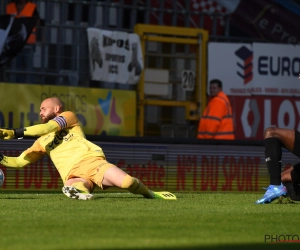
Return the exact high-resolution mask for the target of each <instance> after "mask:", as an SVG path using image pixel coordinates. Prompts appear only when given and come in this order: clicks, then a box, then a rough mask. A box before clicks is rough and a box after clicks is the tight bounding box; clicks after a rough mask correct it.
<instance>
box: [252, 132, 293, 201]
mask: <svg viewBox="0 0 300 250" xmlns="http://www.w3.org/2000/svg"><path fill="white" fill-rule="evenodd" d="M294 142H295V131H294V130H291V129H282V128H274V127H270V128H267V129H266V130H265V134H264V144H265V152H264V153H265V161H266V164H267V167H268V171H269V175H270V185H269V187H268V188H267V192H266V193H265V195H264V196H263V197H262V198H261V199H259V200H257V201H256V203H257V204H264V203H269V202H271V201H273V200H274V199H277V198H279V197H280V196H285V195H286V193H287V190H286V187H285V186H284V185H283V184H282V183H281V157H282V147H285V148H286V149H288V150H289V151H291V152H292V151H293V149H294Z"/></svg>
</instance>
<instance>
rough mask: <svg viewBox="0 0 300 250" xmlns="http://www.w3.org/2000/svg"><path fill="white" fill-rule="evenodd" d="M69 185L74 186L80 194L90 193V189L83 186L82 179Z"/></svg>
mask: <svg viewBox="0 0 300 250" xmlns="http://www.w3.org/2000/svg"><path fill="white" fill-rule="evenodd" d="M71 186H72V187H74V188H76V189H77V190H78V191H79V192H80V193H82V194H89V193H90V190H89V189H88V188H87V187H86V186H84V183H83V182H82V181H78V182H74V183H73V184H71Z"/></svg>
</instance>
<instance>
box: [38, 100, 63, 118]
mask: <svg viewBox="0 0 300 250" xmlns="http://www.w3.org/2000/svg"><path fill="white" fill-rule="evenodd" d="M63 109H64V108H63V103H62V102H61V100H60V99H59V98H57V97H50V98H47V99H45V100H44V101H43V102H42V103H41V106H40V116H41V119H42V123H47V122H48V121H49V120H51V119H53V118H54V117H56V116H58V115H59V114H60V113H62V112H63V111H64V110H63Z"/></svg>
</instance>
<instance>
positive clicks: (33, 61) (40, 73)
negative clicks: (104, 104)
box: [0, 0, 229, 89]
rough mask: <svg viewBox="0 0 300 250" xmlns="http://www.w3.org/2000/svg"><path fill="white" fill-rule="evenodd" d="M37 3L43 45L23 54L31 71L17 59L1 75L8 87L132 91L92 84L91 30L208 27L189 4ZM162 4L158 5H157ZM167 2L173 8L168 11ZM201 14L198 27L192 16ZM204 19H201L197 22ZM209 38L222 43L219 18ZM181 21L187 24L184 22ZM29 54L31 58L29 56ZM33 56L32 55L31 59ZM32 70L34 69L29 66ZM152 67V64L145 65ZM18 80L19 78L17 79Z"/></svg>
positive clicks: (133, 0)
mask: <svg viewBox="0 0 300 250" xmlns="http://www.w3.org/2000/svg"><path fill="white" fill-rule="evenodd" d="M9 2H10V1H9V0H3V1H1V3H0V13H1V14H5V6H6V4H7V3H9ZM33 2H35V3H36V4H37V9H38V12H39V15H40V17H41V19H42V26H40V27H39V28H38V34H39V35H38V41H37V44H36V46H35V48H34V49H28V50H27V51H26V50H22V52H21V53H20V56H23V57H24V58H26V59H25V60H28V62H27V63H26V64H25V65H26V67H25V66H24V67H22V65H21V66H20V65H18V63H16V60H12V61H11V63H10V64H8V65H6V67H5V68H4V70H3V72H2V77H1V80H2V81H4V82H26V83H37V84H51V85H72V86H86V87H101V88H121V89H128V88H131V89H132V86H124V85H123V86H120V85H119V84H116V83H108V82H93V81H91V80H90V76H89V66H88V64H89V60H88V55H89V54H88V46H87V34H86V28H87V27H97V28H101V29H107V30H118V31H125V32H133V31H134V26H135V24H137V23H142V24H150V23H151V22H153V18H154V17H155V22H156V24H158V25H164V24H165V22H166V19H168V20H169V24H170V25H172V26H178V25H182V26H183V27H191V22H193V25H194V26H195V25H196V26H198V28H203V25H204V18H205V17H207V16H208V14H207V13H201V12H195V11H191V10H190V1H189V0H187V1H180V2H181V5H180V6H179V4H178V3H177V2H179V1H151V0H139V1H138V0H130V1H127V0H115V1H110V0H102V1H97V0H87V1H78V0H72V1H71V0H70V1H67V0H55V1H54V0H41V1H33ZM153 2H157V3H158V5H157V6H155V5H153ZM166 2H169V3H170V4H169V5H168V6H167V7H166ZM195 15H197V20H199V21H198V23H196V24H195V22H194V21H193V17H194V16H195ZM198 17H199V18H198ZM211 18H212V24H213V26H212V29H211V34H210V38H211V39H219V38H220V37H219V36H217V33H216V27H217V20H218V18H220V15H211ZM222 18H223V20H224V37H226V36H227V38H228V34H229V17H228V16H223V15H222ZM180 20H182V22H179V21H180ZM25 53H29V56H28V57H25V56H26V55H25ZM27 55H28V54H27ZM30 65H31V66H30ZM145 66H146V67H147V65H145ZM18 76H19V77H18Z"/></svg>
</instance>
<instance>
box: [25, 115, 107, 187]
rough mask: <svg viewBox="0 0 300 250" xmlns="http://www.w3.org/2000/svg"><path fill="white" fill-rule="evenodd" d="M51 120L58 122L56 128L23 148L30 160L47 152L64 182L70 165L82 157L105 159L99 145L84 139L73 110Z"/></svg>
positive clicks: (70, 167) (34, 159)
mask: <svg viewBox="0 0 300 250" xmlns="http://www.w3.org/2000/svg"><path fill="white" fill-rule="evenodd" d="M53 120H54V121H56V122H57V123H58V125H59V128H58V130H57V131H56V132H51V133H48V134H45V135H42V136H41V137H39V138H38V139H37V140H36V141H35V142H34V144H33V145H32V146H31V147H30V148H28V149H27V150H25V152H24V153H25V154H26V156H27V157H28V158H29V159H30V161H31V162H35V161H37V160H38V159H40V158H41V157H42V156H43V155H45V154H47V155H48V156H50V158H51V160H52V162H53V163H54V165H55V167H56V168H57V170H58V172H59V174H60V176H61V178H62V180H63V182H65V181H66V177H67V176H68V173H69V172H70V170H71V169H72V167H73V166H74V165H75V164H77V163H79V162H80V161H82V160H83V159H86V158H89V157H103V158H104V159H105V155H104V153H103V151H102V149H101V147H99V146H97V145H95V144H94V143H91V142H90V141H88V140H86V138H85V135H84V133H83V131H82V129H81V126H80V124H79V120H78V118H77V116H76V115H75V114H74V113H73V112H71V111H66V112H63V113H61V114H60V115H59V116H57V117H55V118H54V119H53Z"/></svg>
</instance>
